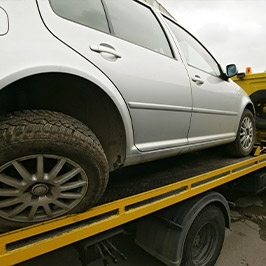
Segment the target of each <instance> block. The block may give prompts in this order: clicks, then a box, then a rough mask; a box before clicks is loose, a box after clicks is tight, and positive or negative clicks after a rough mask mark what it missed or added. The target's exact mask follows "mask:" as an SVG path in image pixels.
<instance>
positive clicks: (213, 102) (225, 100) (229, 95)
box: [166, 18, 239, 144]
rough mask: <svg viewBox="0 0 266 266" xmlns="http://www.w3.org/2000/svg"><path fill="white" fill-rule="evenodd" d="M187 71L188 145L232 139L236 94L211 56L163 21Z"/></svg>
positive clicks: (181, 32) (183, 33)
mask: <svg viewBox="0 0 266 266" xmlns="http://www.w3.org/2000/svg"><path fill="white" fill-rule="evenodd" d="M166 22H167V23H168V25H169V27H170V28H171V30H172V32H173V33H174V35H175V37H176V39H177V42H178V44H179V49H180V50H181V52H182V54H183V57H184V61H186V68H187V70H188V73H189V76H190V79H191V87H192V98H193V110H192V118H191V126H190V130H189V135H188V141H189V143H190V144H196V143H202V142H208V141H215V140H222V139H231V138H234V137H235V135H236V133H235V128H236V125H237V116H238V109H239V108H238V106H239V100H238V98H239V97H238V91H237V88H236V87H235V86H232V85H231V84H230V82H228V81H225V80H224V79H222V78H221V71H220V68H219V66H218V64H217V62H216V61H215V60H214V58H213V57H212V56H211V55H210V53H209V52H208V51H207V50H206V49H205V48H204V47H203V46H202V45H201V44H200V43H199V42H198V41H197V40H196V39H195V38H194V37H193V36H192V35H190V34H189V33H188V32H187V31H185V30H184V29H182V28H181V27H180V26H179V25H177V24H176V23H174V22H173V21H171V20H169V19H167V18H166Z"/></svg>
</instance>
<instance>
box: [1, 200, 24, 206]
mask: <svg viewBox="0 0 266 266" xmlns="http://www.w3.org/2000/svg"><path fill="white" fill-rule="evenodd" d="M20 202H21V201H20V200H19V198H10V199H6V200H2V201H0V208H6V207H10V206H13V205H15V204H18V203H20Z"/></svg>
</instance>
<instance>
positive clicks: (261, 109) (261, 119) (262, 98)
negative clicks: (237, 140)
mask: <svg viewBox="0 0 266 266" xmlns="http://www.w3.org/2000/svg"><path fill="white" fill-rule="evenodd" d="M250 99H251V101H252V102H253V104H254V107H255V113H256V128H259V129H266V112H265V107H266V90H260V91H257V92H255V93H253V94H252V95H250Z"/></svg>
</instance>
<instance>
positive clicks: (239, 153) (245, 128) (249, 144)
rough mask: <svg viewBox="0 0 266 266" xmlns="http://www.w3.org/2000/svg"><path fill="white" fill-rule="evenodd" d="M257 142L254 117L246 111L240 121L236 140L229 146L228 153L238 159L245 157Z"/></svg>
mask: <svg viewBox="0 0 266 266" xmlns="http://www.w3.org/2000/svg"><path fill="white" fill-rule="evenodd" d="M254 142H255V121H254V116H253V114H252V113H251V111H249V110H248V109H245V110H244V112H243V115H242V117H241V119H240V123H239V128H238V131H237V136H236V140H235V141H234V142H233V143H232V144H229V145H228V146H227V147H228V151H229V152H230V153H231V154H232V155H233V156H236V157H244V156H247V155H249V154H250V153H251V151H252V149H253V146H254Z"/></svg>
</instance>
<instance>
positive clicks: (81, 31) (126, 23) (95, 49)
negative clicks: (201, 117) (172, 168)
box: [38, 0, 192, 151]
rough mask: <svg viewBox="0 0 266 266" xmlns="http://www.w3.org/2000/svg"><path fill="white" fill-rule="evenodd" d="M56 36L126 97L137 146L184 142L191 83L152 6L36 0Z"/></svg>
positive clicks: (116, 0) (127, 1) (120, 0)
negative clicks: (101, 72) (107, 78)
mask: <svg viewBox="0 0 266 266" xmlns="http://www.w3.org/2000/svg"><path fill="white" fill-rule="evenodd" d="M38 3H39V8H40V12H41V15H42V17H43V20H44V22H45V24H46V26H47V27H48V28H49V30H50V31H51V32H52V33H53V34H54V35H55V36H57V38H59V39H60V40H62V41H63V42H65V43H67V44H68V45H69V46H71V47H72V48H73V49H75V50H76V51H78V52H79V53H80V54H82V55H83V56H84V57H86V58H87V59H88V60H89V61H90V62H92V63H93V64H95V65H96V66H97V67H98V68H99V69H100V70H101V71H103V72H104V73H105V74H106V75H107V76H108V77H109V79H110V80H111V81H112V82H113V83H114V85H115V86H116V87H117V89H118V90H119V91H120V92H121V94H122V96H123V97H124V99H125V101H126V103H127V105H128V108H129V111H130V114H131V118H132V124H133V130H134V138H135V145H136V147H137V148H138V149H139V150H140V151H151V150H159V149H164V148H172V147H178V146H183V145H187V134H188V130H189V125H190V119H191V110H192V99H191V87H190V81H189V77H188V74H187V71H186V69H185V67H184V64H183V62H182V60H181V58H180V56H179V55H174V54H173V52H172V49H171V46H170V44H169V40H168V38H167V35H166V33H165V32H164V30H163V28H162V26H161V24H160V23H159V20H158V18H157V17H156V15H155V14H154V12H153V10H152V9H151V8H150V7H149V6H147V5H145V4H142V3H141V2H139V1H132V0H93V1H91V0H82V1H81V0H75V1H74V0H65V1H57V0H50V4H51V6H50V5H49V4H48V1H46V0H45V1H44V0H38Z"/></svg>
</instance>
